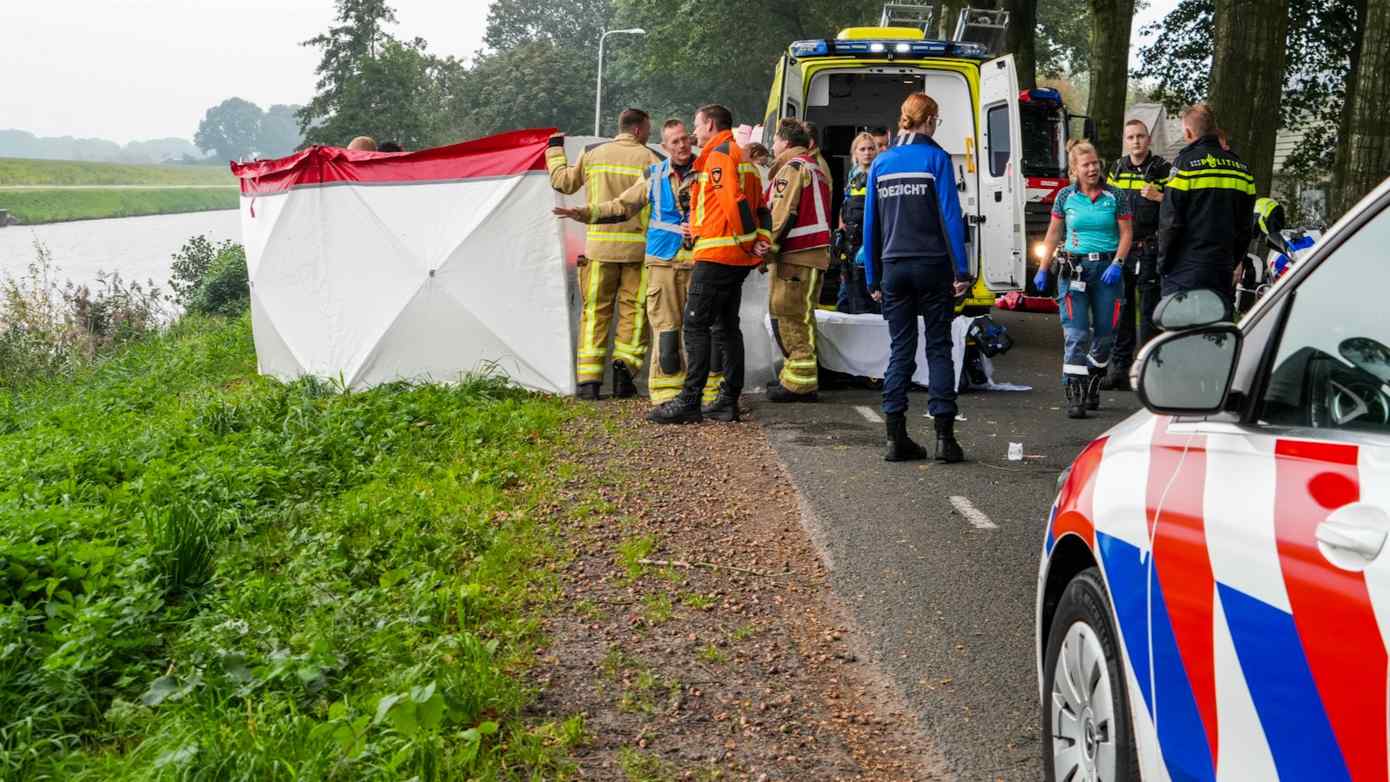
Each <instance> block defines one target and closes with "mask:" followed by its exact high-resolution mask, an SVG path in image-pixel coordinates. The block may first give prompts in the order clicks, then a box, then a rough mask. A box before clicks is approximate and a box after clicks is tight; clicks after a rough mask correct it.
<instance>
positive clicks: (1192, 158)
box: [1158, 133, 1255, 302]
mask: <svg viewBox="0 0 1390 782" xmlns="http://www.w3.org/2000/svg"><path fill="white" fill-rule="evenodd" d="M1254 206H1255V178H1254V177H1253V176H1251V175H1250V169H1249V168H1248V167H1247V166H1246V165H1245V163H1244V162H1243V161H1242V160H1241V159H1240V158H1239V157H1237V156H1236V155H1235V153H1233V152H1229V151H1227V150H1224V149H1222V148H1221V142H1220V141H1219V140H1218V138H1217V136H1216V134H1214V133H1211V134H1208V135H1206V136H1203V137H1202V138H1199V139H1197V140H1196V141H1194V142H1192V143H1191V144H1188V145H1187V146H1186V147H1183V150H1182V152H1180V153H1179V154H1178V157H1177V159H1176V160H1174V161H1173V177H1172V179H1170V180H1169V182H1168V187H1167V189H1166V191H1165V194H1164V197H1163V206H1162V208H1160V209H1159V219H1158V267H1159V273H1160V274H1162V275H1163V295H1164V296H1167V295H1169V294H1171V293H1176V292H1178V291H1190V290H1196V289H1199V288H1210V289H1212V290H1215V291H1217V292H1219V293H1221V294H1222V295H1223V296H1225V297H1226V300H1227V302H1231V301H1232V300H1233V293H1234V292H1233V290H1232V280H1231V277H1232V272H1233V271H1234V270H1235V266H1236V264H1237V263H1239V262H1240V260H1241V259H1242V258H1244V257H1245V253H1246V250H1247V248H1248V247H1249V246H1250V223H1251V220H1250V214H1251V212H1252V211H1253V210H1254Z"/></svg>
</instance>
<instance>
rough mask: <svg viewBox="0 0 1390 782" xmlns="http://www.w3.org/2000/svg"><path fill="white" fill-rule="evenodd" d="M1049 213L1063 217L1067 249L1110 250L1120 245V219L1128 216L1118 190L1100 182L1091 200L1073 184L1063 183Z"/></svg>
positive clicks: (1100, 251)
mask: <svg viewBox="0 0 1390 782" xmlns="http://www.w3.org/2000/svg"><path fill="white" fill-rule="evenodd" d="M1052 216H1053V217H1059V218H1061V219H1063V220H1066V221H1067V240H1066V243H1065V244H1063V245H1062V250H1063V251H1064V252H1069V253H1113V252H1115V249H1116V248H1117V247H1119V246H1120V223H1119V221H1120V220H1128V219H1130V213H1129V202H1128V201H1127V200H1126V199H1124V198H1123V197H1121V196H1120V194H1119V192H1118V191H1117V190H1116V189H1115V188H1113V187H1111V186H1109V185H1102V186H1101V191H1100V193H1099V194H1097V195H1096V197H1095V200H1092V199H1091V198H1089V197H1087V195H1086V194H1085V193H1083V192H1081V189H1080V188H1079V187H1077V186H1076V185H1067V186H1066V187H1064V188H1062V189H1061V190H1060V191H1058V193H1057V200H1055V201H1053V202H1052Z"/></svg>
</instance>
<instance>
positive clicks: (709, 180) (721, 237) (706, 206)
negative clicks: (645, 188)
mask: <svg viewBox="0 0 1390 782" xmlns="http://www.w3.org/2000/svg"><path fill="white" fill-rule="evenodd" d="M695 170H696V172H697V174H696V180H695V186H694V188H693V189H692V190H691V197H690V213H691V214H690V230H691V234H692V235H693V236H694V237H695V260H696V261H710V262H712V263H722V264H726V265H729V266H756V265H758V264H759V263H761V262H762V259H760V258H759V257H758V256H756V255H754V254H753V247H754V245H755V244H756V243H757V242H758V241H759V240H761V241H764V242H767V243H768V244H771V243H772V235H771V231H770V228H771V222H772V216H771V214H770V213H769V212H768V210H767V207H766V206H764V205H763V198H762V195H763V194H762V180H761V178H760V177H759V176H758V168H757V166H755V165H753V164H752V163H747V162H745V161H744V160H743V153H742V152H741V151H740V150H739V148H738V144H736V143H734V134H733V133H732V132H731V131H727V130H725V131H721V132H720V133H719V134H718V135H716V136H715V137H714V138H712V139H710V140H709V143H708V144H706V145H705V148H704V149H703V150H701V151H700V157H699V158H697V159H696V161H695Z"/></svg>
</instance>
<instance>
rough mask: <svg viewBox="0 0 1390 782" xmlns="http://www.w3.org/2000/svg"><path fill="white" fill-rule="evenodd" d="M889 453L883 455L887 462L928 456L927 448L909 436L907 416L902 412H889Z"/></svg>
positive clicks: (905, 460)
mask: <svg viewBox="0 0 1390 782" xmlns="http://www.w3.org/2000/svg"><path fill="white" fill-rule="evenodd" d="M886 420H887V425H888V453H886V454H884V455H883V461H885V462H915V461H918V460H921V459H925V458H927V449H926V448H923V447H922V446H920V445H918V444H917V443H914V442H912V438H911V437H908V436H907V417H906V416H905V415H903V414H902V413H889V414H888V415H887V419H886Z"/></svg>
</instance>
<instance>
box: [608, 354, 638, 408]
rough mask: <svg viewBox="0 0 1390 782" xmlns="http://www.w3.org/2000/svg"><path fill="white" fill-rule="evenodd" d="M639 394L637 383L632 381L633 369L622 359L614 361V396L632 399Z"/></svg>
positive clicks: (615, 397)
mask: <svg viewBox="0 0 1390 782" xmlns="http://www.w3.org/2000/svg"><path fill="white" fill-rule="evenodd" d="M634 396H637V384H636V383H634V382H632V370H630V369H628V368H627V364H625V363H623V362H621V361H614V362H613V398H614V399H631V398H633V397H634Z"/></svg>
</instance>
